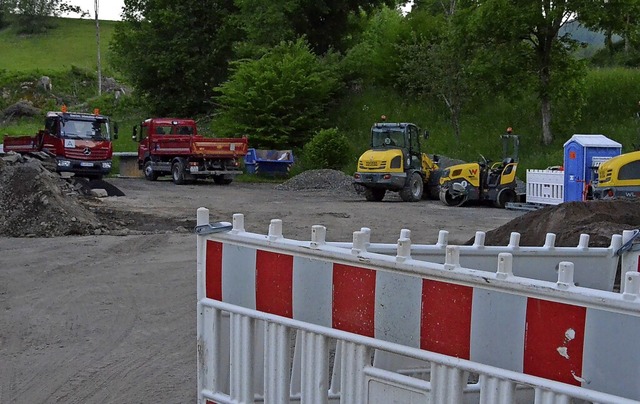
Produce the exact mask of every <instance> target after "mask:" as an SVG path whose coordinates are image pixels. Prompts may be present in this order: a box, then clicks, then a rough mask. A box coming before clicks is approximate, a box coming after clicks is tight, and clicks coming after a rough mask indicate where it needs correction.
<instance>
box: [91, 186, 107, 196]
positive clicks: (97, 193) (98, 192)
mask: <svg viewBox="0 0 640 404" xmlns="http://www.w3.org/2000/svg"><path fill="white" fill-rule="evenodd" d="M91 195H93V196H95V197H96V198H106V197H107V196H109V194H108V193H107V190H106V189H101V188H96V189H92V190H91Z"/></svg>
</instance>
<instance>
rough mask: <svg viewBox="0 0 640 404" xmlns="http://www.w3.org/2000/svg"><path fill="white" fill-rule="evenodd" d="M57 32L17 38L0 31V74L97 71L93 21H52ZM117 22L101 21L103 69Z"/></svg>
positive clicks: (71, 19) (6, 30)
mask: <svg viewBox="0 0 640 404" xmlns="http://www.w3.org/2000/svg"><path fill="white" fill-rule="evenodd" d="M54 21H55V22H54V24H55V25H56V28H54V29H51V30H49V31H48V32H47V33H46V34H44V35H35V36H18V35H16V34H15V31H14V30H13V29H12V28H11V27H9V28H7V29H5V30H2V31H0V55H2V56H1V57H0V70H7V71H13V72H15V71H31V70H40V71H61V70H67V69H69V68H70V67H71V66H72V65H73V66H77V67H81V68H85V69H91V70H93V71H95V70H96V61H97V48H96V28H95V22H94V21H93V20H81V19H73V18H55V19H54ZM117 23H118V22H117V21H100V49H101V55H102V65H103V68H104V67H105V66H107V64H108V63H107V62H108V60H107V58H108V52H107V50H108V46H109V42H110V41H111V37H112V35H113V31H114V27H115V26H116V24H117Z"/></svg>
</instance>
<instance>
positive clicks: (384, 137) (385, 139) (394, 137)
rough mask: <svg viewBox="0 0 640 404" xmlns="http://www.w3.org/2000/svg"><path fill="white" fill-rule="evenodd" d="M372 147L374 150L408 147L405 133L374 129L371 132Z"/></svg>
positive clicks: (400, 130) (395, 130)
mask: <svg viewBox="0 0 640 404" xmlns="http://www.w3.org/2000/svg"><path fill="white" fill-rule="evenodd" d="M371 146H372V147H374V148H384V147H406V145H405V142H404V131H403V130H402V129H392V128H374V129H373V130H372V131H371Z"/></svg>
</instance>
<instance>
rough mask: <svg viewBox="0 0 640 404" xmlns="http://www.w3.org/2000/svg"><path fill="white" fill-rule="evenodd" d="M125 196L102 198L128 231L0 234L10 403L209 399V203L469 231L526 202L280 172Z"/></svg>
mask: <svg viewBox="0 0 640 404" xmlns="http://www.w3.org/2000/svg"><path fill="white" fill-rule="evenodd" d="M109 182H111V183H112V184H113V185H115V186H117V187H118V188H120V189H121V190H122V191H124V193H125V196H121V197H108V198H104V199H101V200H100V201H98V202H94V203H93V205H94V208H95V209H96V211H97V212H98V213H99V214H100V215H101V218H102V220H114V221H115V220H117V221H119V222H121V223H123V224H124V225H125V226H126V227H127V228H128V230H127V231H124V232H119V233H117V234H120V235H113V234H109V235H104V234H103V235H94V236H76V237H57V238H0V311H1V312H2V315H1V316H0V363H1V365H0V403H56V402H64V403H143V402H144V403H147V402H149V403H151V402H159V403H192V402H195V401H196V329H195V328H196V316H195V308H196V280H195V273H196V255H195V248H196V240H195V236H194V235H193V234H192V232H191V231H192V228H193V226H194V225H195V218H196V209H197V208H199V207H206V208H208V209H210V212H211V220H212V221H219V220H223V221H231V217H232V215H233V214H234V213H244V214H245V227H246V229H247V230H248V231H253V232H257V233H262V234H264V233H266V232H267V229H268V226H269V221H270V220H271V219H282V220H283V233H284V236H285V237H287V238H293V239H301V240H308V239H309V238H310V234H311V226H312V225H315V224H322V225H325V226H326V227H327V240H328V241H350V240H351V238H352V234H353V232H354V231H356V230H359V229H360V228H361V227H369V228H371V230H372V233H371V241H372V242H395V241H396V240H397V239H398V236H399V234H400V230H401V229H404V228H407V229H410V230H412V241H413V242H414V243H433V242H435V241H436V240H437V236H438V230H440V229H444V230H448V231H449V233H450V235H449V240H450V242H452V243H463V242H465V241H467V240H468V239H469V238H471V237H473V235H474V233H475V231H476V230H483V231H488V230H491V229H494V228H496V227H499V226H501V225H503V224H505V223H506V222H508V221H510V220H511V219H513V218H515V217H517V216H519V215H521V214H522V212H518V211H508V210H500V209H495V208H490V207H482V206H475V207H465V208H450V207H445V206H443V205H442V204H441V203H440V202H437V201H421V202H417V203H404V202H401V201H400V200H399V199H398V198H397V197H395V196H389V197H387V198H385V200H384V201H383V202H380V203H370V202H366V201H364V198H363V197H362V196H360V195H358V194H356V193H355V192H351V191H347V190H344V189H341V190H340V189H339V190H306V191H300V190H298V191H295V190H278V189H276V187H275V186H274V185H273V184H246V183H237V182H234V183H232V184H231V185H229V186H217V185H214V184H212V183H210V182H202V183H196V184H192V185H185V186H176V185H174V184H173V183H171V182H169V181H156V182H148V181H144V180H142V179H110V180H109Z"/></svg>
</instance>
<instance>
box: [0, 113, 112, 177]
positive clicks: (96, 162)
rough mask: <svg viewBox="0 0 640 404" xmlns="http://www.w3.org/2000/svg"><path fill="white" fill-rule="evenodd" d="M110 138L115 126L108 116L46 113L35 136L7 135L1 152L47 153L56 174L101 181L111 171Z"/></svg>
mask: <svg viewBox="0 0 640 404" xmlns="http://www.w3.org/2000/svg"><path fill="white" fill-rule="evenodd" d="M112 137H113V138H114V139H117V137H118V125H117V124H115V123H114V124H113V132H112V127H111V123H110V120H109V117H107V116H104V115H100V112H99V111H98V110H95V111H94V113H93V114H85V113H79V112H67V110H66V108H65V107H63V108H62V110H61V111H60V112H54V111H51V112H47V115H46V118H45V123H44V129H42V130H40V131H38V133H37V134H36V135H35V136H15V137H14V136H7V137H5V138H4V151H6V152H8V151H14V152H18V153H30V152H37V151H44V152H48V153H50V154H52V155H54V156H55V159H56V171H57V172H60V173H62V172H70V173H73V174H75V175H76V176H80V177H87V178H90V179H101V178H102V177H103V176H105V175H107V174H109V172H111V157H112V155H113V146H112V143H111V139H112Z"/></svg>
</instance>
